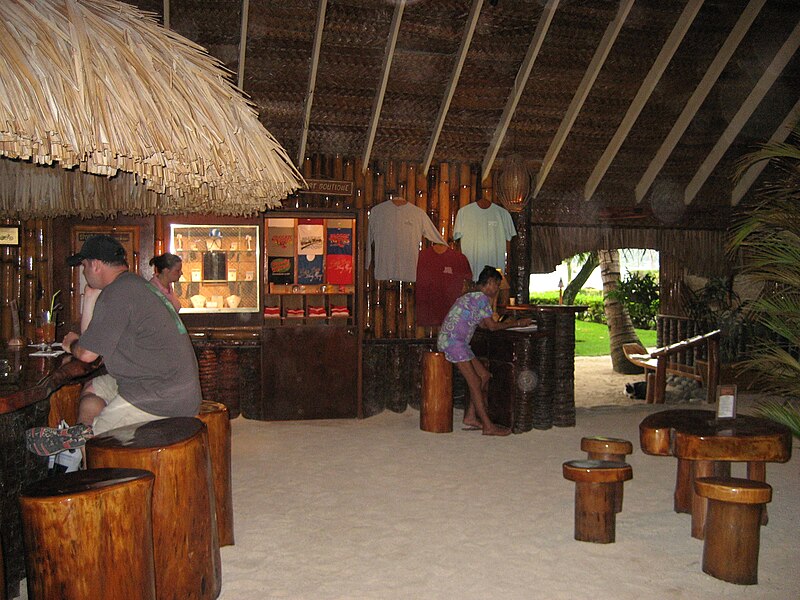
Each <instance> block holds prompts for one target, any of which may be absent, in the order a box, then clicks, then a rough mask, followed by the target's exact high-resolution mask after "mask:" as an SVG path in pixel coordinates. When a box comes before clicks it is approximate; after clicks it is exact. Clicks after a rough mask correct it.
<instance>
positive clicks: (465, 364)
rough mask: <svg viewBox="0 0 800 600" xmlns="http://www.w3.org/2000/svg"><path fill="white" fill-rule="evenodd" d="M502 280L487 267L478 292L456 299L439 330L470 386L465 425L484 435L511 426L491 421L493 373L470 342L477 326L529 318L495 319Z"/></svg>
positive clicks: (443, 347) (443, 348)
mask: <svg viewBox="0 0 800 600" xmlns="http://www.w3.org/2000/svg"><path fill="white" fill-rule="evenodd" d="M502 280H503V278H502V276H501V275H500V273H499V272H498V271H497V269H495V268H494V267H489V266H486V267H484V268H483V271H481V274H480V275H479V276H478V290H479V291H477V292H467V293H466V294H464V295H463V296H461V297H460V298H459V299H458V300H456V301H455V304H453V306H452V307H451V308H450V311H449V312H448V313H447V316H446V317H445V319H444V322H443V323H442V327H441V329H440V330H439V339H438V340H437V346H438V349H439V352H444V356H445V358H446V359H447V360H448V361H450V362H451V363H455V365H456V367H458V370H459V371H460V372H461V374H462V375H463V376H464V379H466V380H467V385H468V386H469V398H470V401H469V406H468V407H467V409H466V410H465V411H464V428H465V429H481V430H483V435H508V434H510V433H511V430H510V429H507V428H505V427H500V426H499V425H495V424H494V423H492V422H491V421H490V420H489V413H488V403H489V379H490V377H491V374H490V373H489V371H488V370H487V369H486V367H484V366H483V363H482V362H481V361H479V360H478V359H477V358H476V357H475V354H474V353H473V352H472V349H471V348H470V347H469V343H470V341H471V340H472V336H473V335H474V334H475V328H476V327H482V328H484V329H488V330H489V331H497V330H499V329H508V328H509V327H523V326H527V325H530V324H531V320H530V319H519V320H517V321H506V322H499V321H495V320H494V319H493V318H492V300H493V299H494V298H495V296H497V292H498V291H500V282H501V281H502Z"/></svg>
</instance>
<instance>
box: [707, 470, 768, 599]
mask: <svg viewBox="0 0 800 600" xmlns="http://www.w3.org/2000/svg"><path fill="white" fill-rule="evenodd" d="M694 490H695V492H696V493H697V494H698V495H699V496H702V497H704V498H707V499H708V512H707V513H706V530H705V540H704V541H703V572H704V573H708V574H709V575H711V576H712V577H716V578H717V579H722V580H723V581H728V582H730V583H738V584H740V585H746V584H754V583H758V550H759V545H760V534H761V531H760V529H761V512H762V510H763V508H764V505H765V504H766V503H767V502H769V501H770V500H772V488H771V487H770V486H769V484H766V483H764V482H762V481H753V480H751V479H737V478H726V477H704V478H699V479H695V481H694Z"/></svg>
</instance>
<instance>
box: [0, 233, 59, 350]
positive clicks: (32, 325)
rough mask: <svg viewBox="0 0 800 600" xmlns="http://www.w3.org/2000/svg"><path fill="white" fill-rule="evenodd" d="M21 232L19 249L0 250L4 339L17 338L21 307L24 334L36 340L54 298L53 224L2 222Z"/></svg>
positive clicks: (0, 308)
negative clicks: (15, 325)
mask: <svg viewBox="0 0 800 600" xmlns="http://www.w3.org/2000/svg"><path fill="white" fill-rule="evenodd" d="M0 222H1V223H2V224H3V225H6V226H9V225H10V226H16V227H19V228H20V233H19V242H20V243H19V246H5V245H4V246H0V338H2V339H3V340H8V339H11V338H12V337H13V328H12V322H13V319H12V311H13V309H12V307H13V306H14V305H16V306H17V310H18V314H19V316H20V330H21V331H20V333H21V335H22V337H23V338H26V339H28V340H34V339H36V325H37V319H38V318H39V317H40V315H41V311H43V310H47V309H48V308H49V305H50V297H51V296H52V294H53V291H54V290H53V284H52V269H51V261H52V255H53V253H52V235H51V231H52V221H49V220H44V219H35V220H15V219H4V220H2V221H0Z"/></svg>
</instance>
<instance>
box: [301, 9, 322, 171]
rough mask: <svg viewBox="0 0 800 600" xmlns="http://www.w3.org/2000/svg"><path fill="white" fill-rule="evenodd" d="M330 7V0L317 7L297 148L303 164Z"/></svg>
mask: <svg viewBox="0 0 800 600" xmlns="http://www.w3.org/2000/svg"><path fill="white" fill-rule="evenodd" d="M327 8H328V0H319V6H318V7H317V26H316V29H315V31H314V48H313V50H312V51H311V69H310V71H309V74H308V89H307V90H306V98H305V102H304V103H303V106H304V111H303V129H302V130H301V132H300V144H299V145H298V149H297V164H298V165H302V164H303V159H304V158H305V153H306V142H307V141H308V128H309V126H310V125H311V105H312V104H313V103H314V91H315V90H316V87H317V69H318V68H319V52H320V48H322V32H323V31H324V29H325V12H326V11H327Z"/></svg>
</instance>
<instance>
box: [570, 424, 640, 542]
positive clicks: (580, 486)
mask: <svg viewBox="0 0 800 600" xmlns="http://www.w3.org/2000/svg"><path fill="white" fill-rule="evenodd" d="M581 449H582V450H584V451H585V452H587V453H589V458H587V459H586V460H570V461H567V462H565V463H564V464H563V465H562V472H563V475H564V478H565V479H568V480H569V481H574V482H575V539H576V540H578V541H582V542H593V543H596V544H610V543H613V542H614V540H615V537H616V515H617V513H618V512H620V511H621V510H622V485H623V482H625V481H628V480H629V479H632V478H633V470H632V469H631V466H630V465H629V464H627V463H626V462H624V457H625V456H626V455H628V454H630V453H631V452H632V451H633V447H632V445H631V443H630V442H627V441H626V440H617V439H614V438H602V437H594V438H583V440H581ZM596 457H600V458H596ZM603 457H605V458H603ZM609 459H614V460H609ZM621 459H622V460H621Z"/></svg>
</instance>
